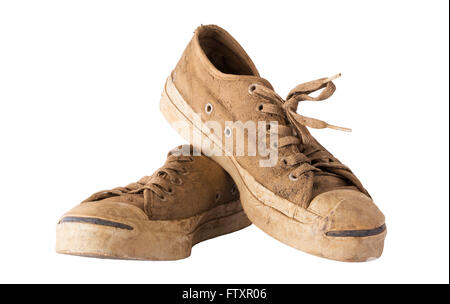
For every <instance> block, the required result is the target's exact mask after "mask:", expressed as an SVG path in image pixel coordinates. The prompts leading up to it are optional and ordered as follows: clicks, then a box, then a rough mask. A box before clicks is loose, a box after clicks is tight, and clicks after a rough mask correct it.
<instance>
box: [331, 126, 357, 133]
mask: <svg viewBox="0 0 450 304" xmlns="http://www.w3.org/2000/svg"><path fill="white" fill-rule="evenodd" d="M327 128H329V129H333V130H337V131H343V132H352V129H350V128H344V127H339V126H334V125H327Z"/></svg>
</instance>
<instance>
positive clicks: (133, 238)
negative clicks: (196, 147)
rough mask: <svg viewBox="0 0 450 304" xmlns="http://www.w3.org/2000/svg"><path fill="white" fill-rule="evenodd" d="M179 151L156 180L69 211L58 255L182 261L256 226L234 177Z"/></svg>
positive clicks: (58, 239) (91, 199) (90, 200)
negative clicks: (205, 244) (207, 243)
mask: <svg viewBox="0 0 450 304" xmlns="http://www.w3.org/2000/svg"><path fill="white" fill-rule="evenodd" d="M188 150H189V149H188ZM178 152H179V151H177V153H176V152H174V151H172V152H171V153H169V156H168V158H167V161H166V163H165V165H164V166H163V167H162V168H160V169H159V170H158V171H156V172H155V173H154V174H153V175H152V176H147V177H144V178H142V179H141V180H139V181H138V182H136V183H132V184H129V185H128V186H126V187H119V188H115V189H113V190H108V191H101V192H98V193H96V194H94V195H92V196H91V197H89V198H88V199H87V200H85V201H84V202H83V203H81V204H80V205H78V206H77V207H75V208H74V209H72V210H71V211H69V212H67V213H66V214H65V215H64V216H63V217H62V218H61V220H60V221H59V223H58V225H57V229H56V251H57V252H59V253H64V254H73V255H82V256H93V257H102V258H119V259H141V260H176V259H183V258H186V257H188V256H189V255H190V253H191V248H192V246H194V245H195V244H197V243H199V242H201V241H204V240H208V239H211V238H214V237H217V236H220V235H223V234H227V233H231V232H234V231H237V230H240V229H242V228H244V227H247V226H248V225H250V224H251V223H250V221H249V220H248V219H247V217H246V215H245V213H244V212H243V210H242V207H241V203H240V201H239V193H238V191H237V188H236V186H235V184H234V182H233V180H232V179H231V178H230V176H229V175H228V174H227V173H226V172H225V171H224V170H223V169H222V168H221V167H220V166H219V165H217V164H216V163H215V162H214V161H212V160H211V159H209V158H207V157H205V156H183V155H178V154H179V153H178ZM185 154H189V153H185Z"/></svg>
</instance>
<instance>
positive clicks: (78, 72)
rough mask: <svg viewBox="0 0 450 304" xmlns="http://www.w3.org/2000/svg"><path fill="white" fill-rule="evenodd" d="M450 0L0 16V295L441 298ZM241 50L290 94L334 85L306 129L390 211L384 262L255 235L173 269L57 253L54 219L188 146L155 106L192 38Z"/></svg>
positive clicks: (240, 236)
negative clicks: (361, 292)
mask: <svg viewBox="0 0 450 304" xmlns="http://www.w3.org/2000/svg"><path fill="white" fill-rule="evenodd" d="M448 5H449V4H448V1H442V0H437V1H411V0H408V1H392V0H389V1H381V0H378V1H370V2H369V1H289V2H288V1H262V0H259V1H231V0H228V1H226V2H223V1H173V0H172V1H111V0H109V1H92V0H89V1H2V2H0V187H1V196H0V236H1V241H0V282H2V283H7V282H56V283H57V282H61V283H63V282H64V283H65V282H77V283H82V282H89V283H91V282H92V283H108V282H117V283H119V282H129V283H132V282H133V283H138V282H139V283H205V282H206V283H227V282H230V283H349V282H350V283H368V282H374V283H413V282H414V283H420V282H428V283H431V282H435V283H436V282H438V283H448V282H449V243H448V241H449V234H448V232H449V208H448V207H449V186H448V182H449V171H448V165H449V163H448V162H449V142H448V135H449V134H448V133H449V132H448V130H449V129H448V127H449V114H448V110H449V85H448V81H449V70H448V64H449V57H448V56H449V40H448V34H449V33H448V23H449V15H448ZM210 23H215V24H218V25H220V26H222V27H224V28H225V29H227V30H228V31H229V32H230V33H231V34H232V35H233V36H235V38H236V39H237V40H238V41H240V42H241V44H242V45H243V47H244V48H245V49H246V50H247V52H248V53H249V55H250V56H251V57H252V59H253V60H254V62H255V64H256V66H257V67H258V68H259V70H260V73H261V75H262V76H263V77H265V78H267V79H268V80H269V81H271V83H272V84H273V85H274V87H275V88H276V90H277V92H278V93H280V94H281V95H282V96H285V95H286V94H287V92H288V91H289V90H290V89H291V88H293V87H294V86H295V85H297V84H298V83H301V82H305V81H309V80H313V79H317V78H320V77H325V76H330V75H333V74H336V73H338V72H342V75H343V76H342V78H341V79H339V80H337V81H336V82H335V83H336V85H337V87H338V90H337V92H336V93H335V95H334V96H333V97H332V98H331V99H329V100H327V101H325V102H321V103H304V104H302V105H301V106H300V111H301V113H302V114H305V115H309V116H312V117H317V118H320V119H323V120H325V121H328V122H330V123H335V124H337V125H343V126H348V127H352V128H353V130H354V131H353V133H351V134H347V133H342V132H336V131H333V130H320V131H316V132H314V134H315V135H316V136H317V137H318V138H319V140H320V141H321V142H322V143H323V144H324V145H325V146H326V147H328V148H329V150H331V152H333V153H334V154H335V156H337V157H338V158H340V159H341V161H343V162H344V163H345V164H347V165H349V166H350V167H351V168H352V169H353V170H354V172H355V173H356V174H357V175H358V176H359V177H360V178H361V180H362V181H363V183H364V184H365V186H366V187H367V188H368V189H369V191H370V192H371V194H372V196H373V198H374V200H375V202H376V203H377V204H378V206H379V207H380V208H381V209H382V211H383V212H384V213H385V215H386V218H387V225H388V236H387V239H386V246H385V252H384V255H383V256H382V258H381V259H379V260H377V261H374V262H370V263H362V264H348V263H341V262H334V261H328V260H325V259H321V258H317V257H314V256H310V255H308V254H305V253H302V252H300V251H297V250H295V249H292V248H290V247H288V246H286V245H284V244H281V243H279V242H278V241H276V240H274V239H272V238H271V237H269V236H267V235H266V234H265V233H263V232H262V231H260V230H259V229H258V228H256V227H254V226H252V227H250V228H248V229H245V230H243V231H240V232H237V233H234V234H231V235H227V236H224V237H220V238H216V239H214V240H210V241H207V242H203V243H201V244H199V245H197V246H196V247H194V249H193V252H192V256H191V257H190V258H188V259H186V260H182V261H177V262H136V261H116V260H99V259H89V258H80V257H72V256H63V255H57V254H56V253H55V252H54V244H55V226H56V223H57V221H58V219H59V217H60V216H61V215H62V214H63V213H64V212H66V211H67V210H69V209H70V208H72V207H73V206H75V205H76V204H78V203H79V202H80V201H81V200H83V199H85V198H86V197H88V196H89V195H90V194H92V193H93V192H96V191H98V190H103V189H108V188H113V187H115V186H120V185H126V184H128V183H129V182H132V181H135V180H137V179H139V178H140V177H141V176H143V175H148V174H151V173H152V172H153V171H154V170H156V169H157V168H159V167H160V166H161V165H162V164H163V162H164V160H165V157H166V153H167V151H168V150H169V149H171V148H173V147H175V146H177V145H179V144H181V143H183V140H182V139H181V137H179V135H178V134H177V133H175V131H173V130H172V129H171V128H170V126H169V125H168V123H166V121H165V120H164V118H163V116H162V115H161V114H160V113H159V110H158V103H159V97H160V93H161V91H162V88H163V84H164V82H165V79H166V77H167V76H168V74H169V73H170V71H171V70H172V69H173V68H174V66H175V64H176V63H177V61H178V59H179V57H180V56H181V53H182V51H183V49H184V47H185V46H186V44H187V43H188V41H189V40H190V38H191V36H192V33H193V31H194V29H195V28H196V27H197V26H198V25H200V24H210Z"/></svg>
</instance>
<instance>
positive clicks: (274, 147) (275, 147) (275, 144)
mask: <svg viewBox="0 0 450 304" xmlns="http://www.w3.org/2000/svg"><path fill="white" fill-rule="evenodd" d="M270 147H271V148H272V149H278V142H277V141H273V142H272V143H271V144H270Z"/></svg>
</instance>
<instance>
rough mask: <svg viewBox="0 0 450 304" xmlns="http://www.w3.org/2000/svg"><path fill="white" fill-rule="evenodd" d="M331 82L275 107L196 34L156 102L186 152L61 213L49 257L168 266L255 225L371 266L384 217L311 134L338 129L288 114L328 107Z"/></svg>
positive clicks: (249, 75)
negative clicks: (306, 106)
mask: <svg viewBox="0 0 450 304" xmlns="http://www.w3.org/2000/svg"><path fill="white" fill-rule="evenodd" d="M338 76H339V75H336V76H334V77H330V78H322V79H318V80H315V81H311V82H307V83H304V84H301V85H299V86H297V87H296V88H294V89H293V90H292V91H291V92H290V93H289V94H288V96H287V98H286V99H283V98H281V97H280V96H279V95H278V94H277V93H275V92H274V90H273V88H272V86H271V84H270V83H269V82H268V81H267V80H265V79H263V78H261V77H260V76H259V73H258V71H257V69H256V67H255V65H254V64H253V62H252V61H251V59H250V58H249V56H248V55H247V53H246V52H245V51H244V49H243V48H242V47H241V46H240V45H239V44H238V42H237V41H236V40H235V39H233V37H231V36H230V34H228V33H227V32H226V31H225V30H223V29H221V28H220V27H218V26H215V25H209V26H201V27H199V28H198V29H197V30H196V31H195V34H194V37H193V38H192V40H191V41H190V43H189V44H188V46H187V48H186V49H185V51H184V53H183V55H182V57H181V59H180V61H179V62H178V64H177V66H176V68H175V69H174V71H173V72H172V74H171V75H170V77H169V78H168V79H167V81H166V85H165V88H164V91H163V94H162V98H161V102H160V109H161V112H162V113H163V115H164V116H165V118H166V119H167V120H168V121H169V122H170V123H171V125H172V126H173V127H174V128H175V129H177V130H178V131H179V132H180V133H181V135H182V136H183V137H185V139H187V140H188V141H189V142H190V143H191V144H192V145H185V146H180V147H178V148H176V149H174V150H172V151H171V152H169V155H168V157H167V161H166V163H165V164H164V166H163V167H161V168H160V169H159V170H157V171H156V172H155V173H154V174H153V175H151V176H146V177H143V178H142V179H140V180H139V181H138V182H135V183H131V184H129V185H127V186H125V187H118V188H114V189H112V190H107V191H100V192H98V193H95V194H93V195H92V196H91V197H89V198H88V199H86V200H85V201H83V202H82V203H81V204H80V205H78V206H76V207H75V208H74V209H72V210H70V211H69V212H67V213H66V214H65V215H64V216H63V217H62V218H61V219H60V221H59V223H58V224H57V235H56V250H57V252H59V253H65V254H74V255H82V256H93V257H105V258H120V259H142V260H176V259H182V258H186V257H188V256H189V255H190V254H191V249H192V246H193V245H195V244H197V243H199V242H201V241H204V240H207V239H211V238H214V237H217V236H220V235H223V234H227V233H231V232H234V231H237V230H240V229H243V228H245V227H247V226H249V225H250V224H251V223H253V224H255V225H256V226H258V227H259V228H260V229H262V230H263V231H264V232H266V233H267V234H269V235H270V236H272V237H274V238H276V239H277V240H279V241H281V242H283V243H285V244H288V245H290V246H292V247H294V248H297V249H299V250H302V251H305V252H308V253H311V254H314V255H317V256H321V257H325V258H329V259H334V260H340V261H368V260H371V259H376V258H378V257H380V256H381V254H382V251H383V246H384V239H385V237H386V225H385V219H384V216H383V214H382V213H381V211H380V210H379V209H378V208H377V206H376V205H375V204H374V203H373V201H372V199H371V197H370V196H369V194H368V192H367V191H366V190H365V189H364V187H363V186H362V184H361V182H360V181H359V180H358V179H357V177H356V176H355V175H354V174H353V173H352V171H351V170H350V169H349V168H348V167H346V166H345V165H343V164H342V163H341V162H339V160H337V159H336V158H335V157H334V156H333V155H332V154H331V153H330V152H328V151H327V150H326V149H325V148H324V147H323V146H321V145H320V143H319V142H318V141H317V140H316V139H315V138H314V137H313V136H312V135H311V134H310V133H309V131H308V127H309V128H319V129H320V128H332V129H337V130H344V131H346V130H347V129H345V128H341V127H337V126H334V125H330V124H327V123H326V122H324V121H321V120H317V119H313V118H309V117H306V116H303V115H300V114H298V113H297V106H298V103H299V102H301V101H305V100H306V101H307V100H311V101H320V100H324V99H326V98H328V97H330V96H331V95H332V94H333V93H334V91H335V89H336V87H335V85H334V84H333V80H334V79H335V78H337V77H338ZM316 91H317V93H316V94H313V93H314V92H316ZM252 123H253V124H252ZM252 125H253V126H256V128H257V129H258V132H251V131H250V130H251V128H250V127H251V126H252ZM261 126H262V128H260V127H261ZM256 133H257V134H258V135H256ZM194 147H195V148H194ZM252 147H253V148H252ZM255 147H256V148H257V150H258V153H255ZM239 150H240V153H238V152H239ZM261 151H263V152H264V153H260V152H261ZM200 152H201V153H200Z"/></svg>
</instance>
